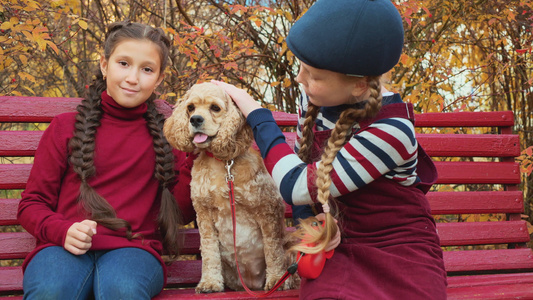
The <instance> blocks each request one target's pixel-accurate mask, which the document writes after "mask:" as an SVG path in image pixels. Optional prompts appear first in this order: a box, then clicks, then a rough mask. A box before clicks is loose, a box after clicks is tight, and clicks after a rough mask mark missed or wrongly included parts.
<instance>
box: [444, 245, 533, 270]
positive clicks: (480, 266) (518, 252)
mask: <svg viewBox="0 0 533 300" xmlns="http://www.w3.org/2000/svg"><path fill="white" fill-rule="evenodd" d="M444 266H445V268H446V271H447V272H448V275H454V274H464V273H468V274H470V273H474V272H478V273H480V274H482V273H483V272H486V273H494V272H504V271H505V272H525V271H533V253H532V251H531V249H529V248H526V249H498V250H470V251H444Z"/></svg>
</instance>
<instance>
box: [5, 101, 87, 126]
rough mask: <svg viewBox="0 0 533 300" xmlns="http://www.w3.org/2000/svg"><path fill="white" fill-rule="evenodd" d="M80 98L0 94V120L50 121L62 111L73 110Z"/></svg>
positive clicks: (8, 121)
mask: <svg viewBox="0 0 533 300" xmlns="http://www.w3.org/2000/svg"><path fill="white" fill-rule="evenodd" d="M80 101H81V98H54V97H13V96H0V122H6V123H10V122H38V123H46V122H50V121H51V120H52V118H53V117H54V116H56V115H58V114H61V113H64V112H70V111H75V109H76V106H77V105H78V104H79V102H80Z"/></svg>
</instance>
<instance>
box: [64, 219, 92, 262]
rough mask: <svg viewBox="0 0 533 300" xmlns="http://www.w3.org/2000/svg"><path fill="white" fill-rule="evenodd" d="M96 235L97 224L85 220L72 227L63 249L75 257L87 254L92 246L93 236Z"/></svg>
mask: <svg viewBox="0 0 533 300" xmlns="http://www.w3.org/2000/svg"><path fill="white" fill-rule="evenodd" d="M94 234H96V222H95V221H92V220H83V221H81V222H79V223H78V222H76V223H74V224H72V226H70V228H69V229H68V231H67V237H66V238H65V245H63V248H65V250H67V251H68V252H70V253H72V254H74V255H82V254H85V253H86V252H87V251H88V250H89V249H90V248H91V246H92V240H93V238H92V236H93V235H94Z"/></svg>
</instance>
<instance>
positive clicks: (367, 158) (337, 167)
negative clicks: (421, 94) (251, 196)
mask: <svg viewBox="0 0 533 300" xmlns="http://www.w3.org/2000/svg"><path fill="white" fill-rule="evenodd" d="M417 147H418V144H417V141H416V139H415V138H414V127H413V125H412V123H411V122H410V121H409V120H406V119H401V118H391V119H383V120H380V121H378V122H376V123H374V124H372V125H371V126H369V127H367V128H365V129H364V130H362V131H360V132H358V133H357V134H355V135H354V136H353V137H352V138H351V140H350V141H349V143H347V144H346V145H345V146H344V147H343V148H342V149H341V150H340V151H339V152H338V153H337V156H336V158H335V160H334V161H333V170H332V172H331V173H330V175H331V178H332V183H333V184H332V185H331V187H330V191H331V195H332V196H333V197H339V196H341V195H344V194H347V193H350V192H352V191H355V190H357V189H360V188H362V187H363V186H365V185H366V184H368V183H370V182H372V181H373V180H375V179H377V178H379V177H380V176H382V175H385V176H386V177H388V178H390V179H393V180H396V181H398V183H400V184H402V185H412V184H414V183H415V182H416V178H417V177H416V173H415V172H414V170H415V168H414V166H416V156H417ZM265 164H267V165H268V166H269V171H270V173H271V174H272V177H273V178H274V180H275V182H276V184H277V185H278V187H279V188H280V192H281V194H282V196H283V199H285V201H286V202H287V203H289V204H293V205H303V204H309V203H313V202H315V201H316V186H315V172H316V168H317V167H318V166H319V164H320V161H319V162H316V163H313V164H308V165H306V164H305V163H303V162H302V161H301V160H300V159H299V158H298V156H297V155H296V154H294V152H293V151H292V150H291V149H290V148H289V146H288V145H286V144H278V145H276V146H275V147H273V148H271V150H270V151H269V152H268V153H266V157H265Z"/></svg>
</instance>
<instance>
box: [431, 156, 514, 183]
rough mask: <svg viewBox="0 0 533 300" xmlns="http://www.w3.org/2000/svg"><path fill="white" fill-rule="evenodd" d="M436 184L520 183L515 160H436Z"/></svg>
mask: <svg viewBox="0 0 533 300" xmlns="http://www.w3.org/2000/svg"><path fill="white" fill-rule="evenodd" d="M435 166H436V167H437V171H438V173H439V178H438V180H437V183H438V184H520V166H519V164H518V163H517V162H457V161H436V162H435Z"/></svg>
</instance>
